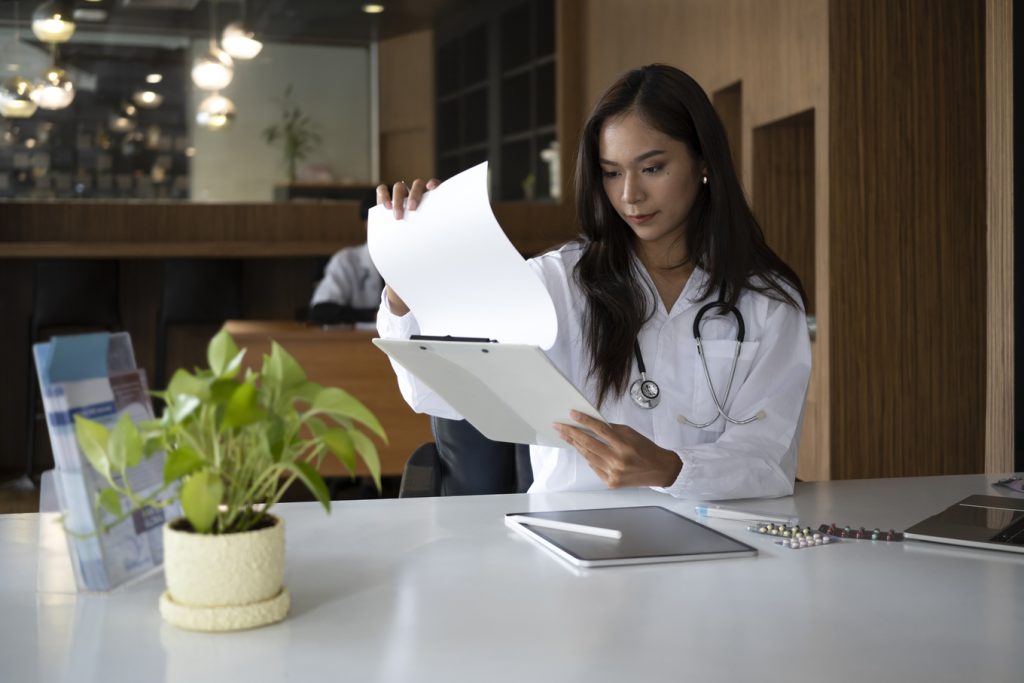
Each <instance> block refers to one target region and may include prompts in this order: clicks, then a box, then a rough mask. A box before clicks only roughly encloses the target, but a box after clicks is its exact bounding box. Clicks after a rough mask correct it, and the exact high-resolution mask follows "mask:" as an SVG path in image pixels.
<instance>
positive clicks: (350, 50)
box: [188, 40, 376, 201]
mask: <svg viewBox="0 0 1024 683" xmlns="http://www.w3.org/2000/svg"><path fill="white" fill-rule="evenodd" d="M208 47H209V42H208V41H205V40H198V41H195V42H194V43H193V45H192V53H193V56H196V55H199V54H202V53H205V51H206V50H207V49H208ZM289 83H291V84H292V99H293V101H295V102H296V103H297V104H298V105H299V106H300V107H301V108H302V110H303V112H304V113H306V114H308V115H309V116H310V118H312V119H313V121H314V122H316V124H317V130H318V132H319V133H320V137H321V139H322V142H321V144H320V146H319V148H318V149H317V150H316V151H314V152H313V153H312V154H311V155H310V156H309V157H308V158H307V159H306V160H305V161H302V162H299V165H298V173H299V177H300V179H301V177H302V172H303V166H305V165H307V164H317V165H321V164H323V165H326V166H327V167H329V168H330V169H331V171H332V172H333V175H334V178H335V179H336V180H337V181H338V182H358V183H374V182H376V179H375V178H371V177H370V99H369V98H370V61H369V51H368V50H367V49H366V48H358V47H321V46H306V45H286V44H280V43H265V44H264V46H263V51H262V52H261V53H260V54H259V56H258V57H256V59H254V60H252V61H248V62H242V61H236V62H235V76H234V79H233V80H232V81H231V84H230V85H229V86H228V87H227V88H225V89H224V90H223V91H222V92H221V94H223V95H224V96H226V97H228V98H230V99H231V100H232V101H233V102H234V103H235V106H236V107H237V110H238V113H237V116H236V118H235V121H234V123H233V124H232V125H231V126H229V127H228V128H227V129H226V130H222V131H218V132H210V131H207V130H204V129H202V128H200V127H199V126H197V125H196V124H195V110H196V106H197V105H198V103H199V101H201V100H202V99H203V97H205V96H206V94H207V93H206V92H204V91H201V90H198V89H197V88H194V87H193V92H192V95H191V101H190V105H189V107H190V112H189V115H188V119H189V125H190V132H191V137H192V141H193V146H194V147H195V150H196V151H195V156H194V157H192V173H191V180H192V199H193V200H198V201H267V200H270V199H272V198H273V189H274V185H275V184H276V183H281V182H284V181H285V178H286V176H287V172H286V169H285V165H284V162H283V155H282V151H281V149H282V148H281V146H280V145H276V146H273V147H271V146H270V145H267V144H266V143H265V142H264V141H263V135H262V131H263V129H264V128H266V127H267V126H269V125H271V124H273V123H276V122H277V121H278V119H279V118H280V106H279V105H278V104H277V103H276V102H274V101H273V100H274V98H279V97H281V96H282V94H283V93H284V89H285V87H286V86H287V85H288V84H289Z"/></svg>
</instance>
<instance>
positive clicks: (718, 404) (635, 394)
mask: <svg viewBox="0 0 1024 683" xmlns="http://www.w3.org/2000/svg"><path fill="white" fill-rule="evenodd" d="M713 308H717V309H719V310H720V311H721V313H720V315H727V314H729V313H732V314H733V316H734V317H735V318H736V352H735V353H734V354H733V356H732V371H731V372H730V373H729V383H728V384H727V385H726V387H725V396H723V397H722V398H721V399H719V398H718V393H717V392H716V391H715V385H714V384H713V383H712V381H711V371H710V370H708V360H707V358H706V357H705V356H704V346H703V344H702V343H701V335H700V326H701V323H703V322H704V314H705V313H707V312H708V311H710V310H711V309H713ZM745 333H746V327H745V325H744V324H743V315H742V314H741V313H740V312H739V309H737V308H736V307H735V306H733V305H731V304H728V303H726V302H725V301H721V300H720V301H713V302H711V303H709V304H705V305H704V306H702V307H701V308H700V310H698V311H697V315H696V317H694V319H693V338H694V339H695V340H696V341H697V355H698V356H700V363H701V366H702V367H703V368H704V379H705V380H707V383H708V389H709V390H710V391H711V400H712V401H714V403H715V408H716V409H717V410H718V415H715V416H714V417H712V418H711V419H710V420H708V421H707V422H694V421H693V420H691V419H689V418H687V417H685V416H683V415H680V416H679V418H680V419H679V421H680V422H682V423H683V424H688V425H690V426H691V427H694V428H696V429H704V428H705V427H710V426H711V425H712V424H714V422H715V421H716V420H718V418H719V416H721V417H722V418H724V419H725V421H726V422H729V423H731V424H734V425H745V424H750V423H751V422H754V421H755V420H763V419H764V417H765V414H764V411H763V410H759V411H757V413H756V414H755V415H753V416H752V417H748V418H747V419H745V420H737V419H736V418H734V417H731V416H730V415H729V414H727V413H726V412H725V404H726V403H727V402H728V400H729V392H731V391H732V382H733V379H735V377H736V365H737V363H738V362H739V359H740V349H741V348H742V346H743V337H744V335H745ZM633 352H634V354H635V355H636V367H637V369H638V370H639V371H640V379H638V380H637V381H635V382H633V384H632V386H630V387H629V395H630V397H631V398H632V399H633V402H634V403H636V404H637V405H638V406H640V407H641V408H646V409H648V410H650V409H651V408H654V407H655V406H657V405H658V403H660V402H661V389H660V388H659V387H658V383H657V382H655V381H654V380H653V379H648V378H647V368H646V367H645V366H644V357H643V354H642V353H640V340H639V339H638V340H636V341H634V342H633Z"/></svg>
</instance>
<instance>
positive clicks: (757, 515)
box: [696, 505, 800, 524]
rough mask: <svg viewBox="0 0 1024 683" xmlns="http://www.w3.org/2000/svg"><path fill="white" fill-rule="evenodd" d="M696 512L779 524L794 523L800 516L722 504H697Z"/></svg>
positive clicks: (707, 515) (724, 517)
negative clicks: (743, 508)
mask: <svg viewBox="0 0 1024 683" xmlns="http://www.w3.org/2000/svg"><path fill="white" fill-rule="evenodd" d="M696 510H697V514H698V515H700V516H701V517H718V518H719V519H736V520H742V521H745V522H754V521H757V522H778V523H779V524H796V523H797V522H799V521H800V518H799V517H797V516H795V515H780V514H777V513H772V512H757V511H755V510H739V509H737V508H728V507H725V506H723V505H698V506H697V507H696Z"/></svg>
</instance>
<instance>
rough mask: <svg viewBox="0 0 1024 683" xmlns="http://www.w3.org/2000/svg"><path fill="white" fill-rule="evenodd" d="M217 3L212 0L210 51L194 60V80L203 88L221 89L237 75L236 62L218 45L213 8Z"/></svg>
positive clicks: (197, 85) (198, 86)
mask: <svg viewBox="0 0 1024 683" xmlns="http://www.w3.org/2000/svg"><path fill="white" fill-rule="evenodd" d="M216 4H217V3H216V2H215V1H214V0H210V52H209V53H208V54H205V55H201V56H199V57H196V59H195V61H194V62H192V82H193V83H195V84H196V87H197V88H199V89H201V90H213V91H217V90H221V89H222V88H225V87H227V85H228V84H229V83H231V79H232V78H233V77H234V75H235V63H234V61H233V60H232V59H231V55H229V54H228V53H227V52H224V50H221V49H220V48H219V47H217V39H216V37H215V36H216V34H215V27H216V26H217V19H216V17H215V16H214V9H213V8H214V6H215V5H216Z"/></svg>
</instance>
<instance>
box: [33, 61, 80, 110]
mask: <svg viewBox="0 0 1024 683" xmlns="http://www.w3.org/2000/svg"><path fill="white" fill-rule="evenodd" d="M29 97H31V98H32V101H33V102H35V103H36V104H38V105H39V106H40V107H42V108H43V109H50V110H54V109H64V108H65V107H67V106H68V105H70V104H71V103H72V102H73V101H74V100H75V85H74V83H72V82H71V79H70V78H68V74H67V72H66V71H64V69H61V68H60V67H57V66H51V67H50V68H49V69H47V70H46V71H45V72H43V79H42V83H41V84H40V85H39V86H37V87H36V88H34V89H33V90H32V92H31V93H30V94H29Z"/></svg>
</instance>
